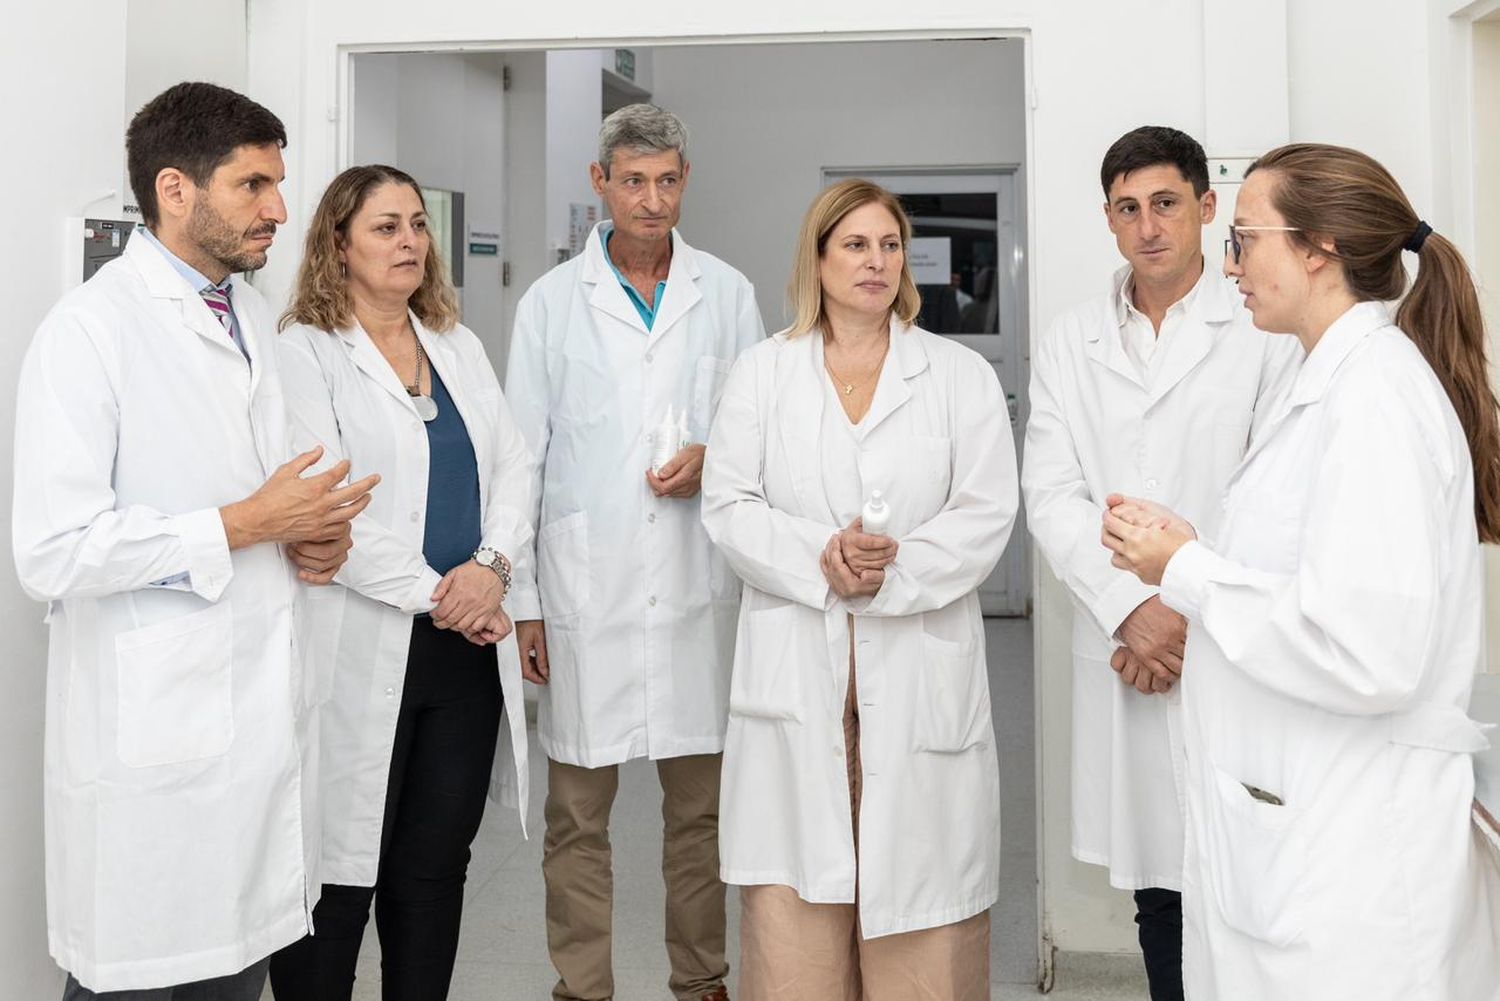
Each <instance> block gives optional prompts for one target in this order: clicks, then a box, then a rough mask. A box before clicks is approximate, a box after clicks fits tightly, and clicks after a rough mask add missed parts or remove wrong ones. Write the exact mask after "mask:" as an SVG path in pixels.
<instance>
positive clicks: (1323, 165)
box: [1245, 143, 1500, 542]
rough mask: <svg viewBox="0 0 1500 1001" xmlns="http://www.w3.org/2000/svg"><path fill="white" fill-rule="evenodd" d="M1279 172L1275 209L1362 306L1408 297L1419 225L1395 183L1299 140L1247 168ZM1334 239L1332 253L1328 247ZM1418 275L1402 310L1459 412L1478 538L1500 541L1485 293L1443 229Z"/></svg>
mask: <svg viewBox="0 0 1500 1001" xmlns="http://www.w3.org/2000/svg"><path fill="white" fill-rule="evenodd" d="M1256 170H1264V171H1267V172H1269V173H1272V174H1274V175H1275V180H1276V186H1275V188H1274V190H1273V192H1272V196H1271V198H1272V203H1273V204H1274V205H1275V206H1276V209H1277V211H1278V212H1280V213H1281V214H1282V216H1283V217H1284V218H1285V219H1286V224H1287V225H1288V226H1296V227H1297V228H1298V229H1299V230H1300V232H1296V233H1289V234H1288V235H1289V236H1291V237H1292V238H1293V239H1296V240H1297V241H1299V242H1300V243H1301V244H1302V245H1303V246H1305V247H1308V248H1309V249H1311V250H1313V251H1316V252H1317V253H1321V254H1323V255H1325V256H1327V257H1329V258H1331V259H1333V260H1336V261H1338V262H1339V264H1341V265H1342V266H1343V270H1344V278H1345V281H1346V282H1347V283H1348V285H1349V290H1350V291H1351V292H1352V293H1353V294H1354V297H1355V298H1356V299H1359V300H1361V301H1368V300H1379V301H1384V302H1390V301H1394V300H1396V299H1400V298H1401V295H1402V293H1403V292H1406V268H1405V267H1404V266H1403V265H1402V261H1401V252H1402V250H1403V249H1404V248H1405V247H1406V245H1407V244H1408V242H1410V241H1412V240H1413V237H1414V236H1415V235H1416V232H1417V227H1418V226H1419V225H1421V224H1422V220H1421V218H1420V217H1418V215H1417V213H1416V211H1415V210H1414V209H1412V207H1411V203H1410V202H1409V201H1407V199H1406V195H1405V193H1403V192H1402V190H1401V186H1400V185H1399V184H1397V183H1396V179H1395V178H1394V177H1392V176H1391V173H1390V171H1388V170H1386V169H1385V168H1384V167H1382V166H1381V165H1380V164H1379V163H1377V162H1376V161H1375V160H1374V159H1372V158H1371V157H1368V156H1366V155H1365V154H1363V153H1361V152H1359V151H1358V150H1352V149H1346V148H1344V147H1342V146H1326V145H1322V144H1317V143H1294V144H1292V145H1290V146H1282V147H1279V148H1277V149H1273V150H1271V152H1269V153H1267V154H1266V155H1265V156H1262V157H1260V158H1259V159H1258V160H1256V161H1255V162H1254V163H1252V164H1251V165H1250V169H1249V170H1247V171H1245V175H1246V176H1247V177H1248V176H1249V175H1250V173H1251V172H1252V171H1256ZM1326 241H1332V243H1333V250H1331V251H1330V250H1327V249H1325V248H1324V247H1323V246H1322V242H1326ZM1417 257H1418V267H1417V278H1416V281H1415V282H1413V283H1412V287H1411V291H1410V292H1409V293H1407V295H1406V298H1405V299H1404V300H1402V302H1401V305H1400V307H1399V308H1398V309H1397V310H1396V326H1398V327H1400V328H1401V329H1402V331H1404V332H1405V333H1406V336H1407V337H1410V338H1411V339H1412V341H1413V343H1415V344H1416V346H1417V347H1418V349H1420V350H1421V352H1422V356H1423V357H1424V358H1426V359H1427V364H1429V365H1431V366H1432V370H1433V372H1434V373H1435V374H1436V375H1437V377H1438V381H1439V382H1441V383H1442V385H1443V389H1444V390H1446V391H1447V393H1448V399H1449V400H1450V401H1451V402H1452V404H1453V409H1454V410H1455V411H1457V413H1458V419H1459V422H1460V423H1461V424H1462V425H1463V429H1464V435H1465V436H1466V437H1467V438H1468V441H1469V455H1470V457H1471V458H1472V459H1473V463H1474V518H1475V521H1476V522H1477V523H1478V528H1479V539H1480V541H1481V542H1500V417H1497V410H1500V405H1497V403H1496V400H1495V391H1494V390H1493V389H1492V388H1491V386H1490V379H1489V364H1488V362H1487V360H1486V358H1485V339H1484V320H1483V317H1482V314H1481V313H1480V311H1479V294H1478V292H1476V291H1475V288H1474V279H1473V276H1472V275H1470V273H1469V268H1468V265H1466V264H1465V263H1464V259H1463V255H1462V254H1460V253H1459V252H1458V248H1457V247H1455V246H1454V245H1453V244H1452V242H1450V241H1449V240H1447V239H1445V238H1443V237H1442V236H1439V235H1438V234H1437V233H1430V232H1429V233H1428V234H1427V235H1426V238H1425V240H1421V241H1420V249H1419V251H1418V254H1417Z"/></svg>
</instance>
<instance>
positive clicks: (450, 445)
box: [422, 369, 481, 574]
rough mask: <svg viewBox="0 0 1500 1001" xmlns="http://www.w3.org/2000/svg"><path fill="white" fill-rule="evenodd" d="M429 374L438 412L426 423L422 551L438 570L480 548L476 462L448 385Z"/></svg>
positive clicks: (445, 569)
mask: <svg viewBox="0 0 1500 1001" xmlns="http://www.w3.org/2000/svg"><path fill="white" fill-rule="evenodd" d="M431 372H432V402H434V403H436V404H437V408H438V415H437V418H436V419H435V420H431V421H428V422H427V527H426V530H425V531H424V532H423V533H422V555H423V556H425V557H427V565H428V566H430V567H432V569H434V570H436V571H437V572H438V573H440V574H446V573H447V572H448V571H449V570H452V569H453V568H454V567H456V566H458V565H459V564H460V563H464V562H466V561H467V560H468V559H469V557H471V556H473V555H474V550H476V549H478V548H479V533H480V525H481V518H480V514H479V464H478V463H477V462H476V461H475V459H474V443H473V442H472V441H470V440H469V429H468V428H467V427H465V426H464V419H463V416H462V415H461V414H460V413H459V412H458V407H456V406H454V405H453V397H451V396H449V395H448V387H447V386H445V385H443V380H442V379H440V378H438V374H437V369H431Z"/></svg>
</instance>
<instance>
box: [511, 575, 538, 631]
mask: <svg viewBox="0 0 1500 1001" xmlns="http://www.w3.org/2000/svg"><path fill="white" fill-rule="evenodd" d="M505 614H506V615H509V616H510V619H511V621H512V622H530V621H532V620H534V619H540V618H541V617H542V602H541V600H540V599H539V598H538V597H537V591H536V588H535V587H534V586H532V585H531V584H530V583H529V582H522V581H520V580H513V581H511V585H510V590H509V591H508V592H506V595H505Z"/></svg>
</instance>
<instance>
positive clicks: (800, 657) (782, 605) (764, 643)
mask: <svg viewBox="0 0 1500 1001" xmlns="http://www.w3.org/2000/svg"><path fill="white" fill-rule="evenodd" d="M772 600H775V599H772ZM804 614H806V615H817V616H818V626H819V630H820V632H821V629H822V624H823V622H822V616H821V615H819V614H818V613H816V612H813V611H811V610H808V609H804V608H803V607H802V606H800V605H798V604H796V603H795V602H791V601H785V602H778V603H777V604H773V605H770V606H769V607H761V608H754V607H752V608H748V609H744V610H743V611H742V612H741V613H740V622H739V643H738V649H737V650H736V653H735V658H734V672H733V674H732V675H731V676H730V681H729V714H730V715H731V716H754V717H759V718H762V719H779V720H789V721H791V722H794V723H800V722H802V673H803V672H804V671H805V670H807V669H808V667H809V666H810V665H809V664H808V663H807V659H806V652H807V651H808V650H809V649H817V647H816V646H811V647H810V646H809V645H808V644H805V643H800V642H798V640H799V634H800V633H801V630H800V629H799V628H798V625H799V623H798V618H799V617H800V616H802V615H804Z"/></svg>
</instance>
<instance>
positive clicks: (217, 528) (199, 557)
mask: <svg viewBox="0 0 1500 1001" xmlns="http://www.w3.org/2000/svg"><path fill="white" fill-rule="evenodd" d="M172 520H173V522H174V524H175V526H176V528H177V537H178V538H179V539H181V540H182V549H183V554H184V555H185V556H186V557H187V573H188V581H189V583H190V585H191V587H192V589H193V593H194V594H196V595H198V596H199V597H202V598H204V599H205V600H208V601H218V600H219V595H221V594H223V593H224V589H225V588H226V587H228V586H229V582H230V580H232V579H233V578H234V561H233V559H231V558H230V555H229V538H228V536H226V535H225V534H224V516H223V515H221V514H219V509H218V508H215V507H210V508H204V509H203V510H201V511H192V512H189V513H188V514H182V515H178V516H177V517H176V518H174V519H172Z"/></svg>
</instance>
